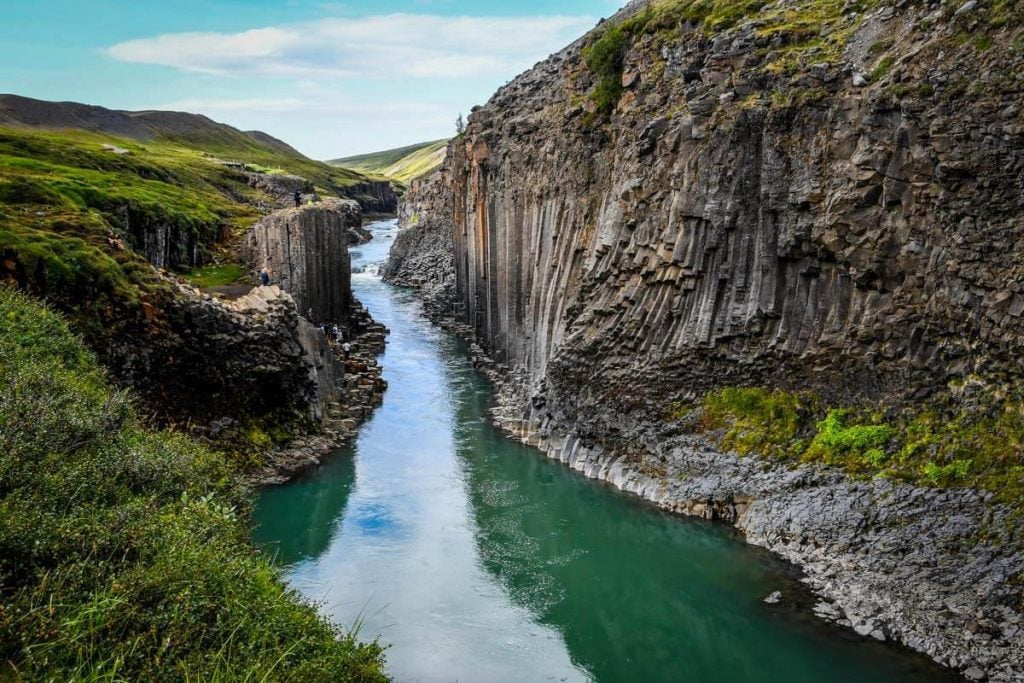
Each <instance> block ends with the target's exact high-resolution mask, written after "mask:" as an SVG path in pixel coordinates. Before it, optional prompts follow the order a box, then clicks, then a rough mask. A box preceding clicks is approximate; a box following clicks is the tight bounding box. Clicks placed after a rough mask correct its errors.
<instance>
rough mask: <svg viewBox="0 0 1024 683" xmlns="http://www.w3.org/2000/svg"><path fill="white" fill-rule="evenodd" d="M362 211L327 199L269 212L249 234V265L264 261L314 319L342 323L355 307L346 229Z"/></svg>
mask: <svg viewBox="0 0 1024 683" xmlns="http://www.w3.org/2000/svg"><path fill="white" fill-rule="evenodd" d="M361 221H362V214H361V213H360V211H359V206H358V205H357V204H356V203H355V202H354V201H351V200H325V201H323V202H320V203H316V204H309V205H304V206H302V207H300V208H297V209H287V210H284V211H278V212H276V213H274V214H271V215H270V216H267V217H265V218H264V219H263V220H261V221H260V222H259V223H257V224H256V225H255V226H253V228H252V229H251V230H250V231H249V232H248V233H247V234H246V237H245V244H244V246H243V253H244V257H245V260H246V261H247V262H248V263H249V265H250V267H251V268H252V269H253V270H255V271H259V270H260V269H261V268H263V267H266V268H268V269H269V270H270V272H271V280H272V282H273V283H274V284H276V285H279V286H280V287H281V288H282V289H283V290H285V291H286V292H288V293H289V294H291V295H292V297H294V299H295V303H296V305H297V306H298V307H299V311H301V312H302V315H303V316H304V317H306V318H307V319H309V320H310V321H311V322H313V323H339V322H342V321H344V320H345V319H346V318H347V316H348V313H349V311H350V308H351V303H352V302H351V298H352V295H351V288H350V284H351V264H350V262H349V255H348V229H349V227H350V226H352V225H359V224H360V223H361Z"/></svg>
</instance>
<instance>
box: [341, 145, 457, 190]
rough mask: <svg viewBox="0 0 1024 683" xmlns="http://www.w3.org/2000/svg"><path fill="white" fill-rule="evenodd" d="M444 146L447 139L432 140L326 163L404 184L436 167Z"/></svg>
mask: <svg viewBox="0 0 1024 683" xmlns="http://www.w3.org/2000/svg"><path fill="white" fill-rule="evenodd" d="M447 147H448V141H447V140H435V141H433V142H423V143H420V144H417V145H410V146H408V147H399V148H397V149H389V150H386V151H383V152H375V153H373V154H361V155H359V156H354V157H346V158H344V159H334V160H332V161H329V162H327V163H329V164H331V165H333V166H341V167H345V168H350V169H354V170H357V171H361V172H363V173H371V174H374V175H380V176H384V177H386V178H390V179H391V180H396V181H398V182H399V183H402V184H404V185H408V184H409V183H411V182H412V181H413V180H416V179H417V178H421V177H423V176H425V175H427V174H429V173H430V172H431V171H433V170H434V169H436V168H437V167H438V166H440V165H441V163H442V162H443V161H444V156H445V151H446V149H447Z"/></svg>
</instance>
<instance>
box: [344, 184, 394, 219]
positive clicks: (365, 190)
mask: <svg viewBox="0 0 1024 683" xmlns="http://www.w3.org/2000/svg"><path fill="white" fill-rule="evenodd" d="M345 192H346V196H348V197H351V198H352V199H355V200H356V201H357V202H359V205H360V206H361V207H363V211H365V212H366V213H373V214H385V215H390V214H393V213H395V212H396V211H397V210H398V195H397V194H395V188H394V186H392V184H391V181H389V180H368V181H366V182H362V183H357V184H355V185H352V186H351V187H348V188H346V189H345Z"/></svg>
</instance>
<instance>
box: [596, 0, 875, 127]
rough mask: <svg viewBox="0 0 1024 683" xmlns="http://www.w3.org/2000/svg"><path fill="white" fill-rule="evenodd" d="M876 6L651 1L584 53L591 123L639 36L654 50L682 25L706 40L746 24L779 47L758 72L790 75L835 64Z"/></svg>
mask: <svg viewBox="0 0 1024 683" xmlns="http://www.w3.org/2000/svg"><path fill="white" fill-rule="evenodd" d="M876 5H877V0H861V1H860V2H857V3H852V4H851V3H848V2H846V0H796V1H795V2H790V3H785V4H781V3H769V2H766V1H765V0H652V2H650V3H648V5H647V6H646V7H645V8H644V9H642V10H640V11H639V12H637V13H636V14H634V15H632V16H630V17H627V18H626V19H624V20H622V21H619V22H609V23H608V24H607V25H605V26H604V27H603V28H601V29H599V30H598V31H596V32H595V33H594V34H593V35H592V36H591V38H590V42H589V44H588V45H587V46H586V47H585V48H584V50H583V59H584V63H585V64H586V66H587V68H588V70H590V72H591V73H592V74H593V75H594V76H595V79H596V83H595V85H594V88H593V90H592V91H591V93H590V98H591V101H592V102H593V104H594V109H595V116H594V117H592V118H600V117H607V115H609V114H610V113H611V112H612V111H613V110H614V109H615V107H616V106H617V104H618V102H619V99H620V98H621V96H622V92H623V88H622V72H623V62H624V59H625V55H626V53H627V51H628V50H629V48H630V47H631V46H632V45H633V44H634V43H636V42H637V41H638V40H639V39H640V38H641V37H642V36H644V35H651V36H654V37H655V44H656V45H657V44H662V43H665V42H671V41H675V40H678V36H679V33H678V29H679V27H680V25H681V24H683V23H684V22H689V23H691V24H693V25H696V26H697V27H698V29H699V31H700V33H701V34H702V36H703V37H705V38H708V37H712V36H714V35H715V34H718V33H722V32H725V31H729V30H731V29H733V28H735V27H737V26H738V25H740V24H742V23H743V22H746V21H751V22H754V25H755V32H756V34H757V36H758V37H760V38H768V39H772V40H776V39H777V41H778V43H779V47H775V48H766V49H763V50H762V53H763V56H764V57H765V60H764V63H763V66H762V67H761V68H762V69H763V70H765V71H767V72H769V73H772V74H776V75H778V74H792V73H795V72H796V71H798V70H799V69H800V68H801V67H802V66H804V63H805V62H806V61H808V60H812V61H813V62H815V63H823V62H827V63H835V62H838V61H839V60H840V59H841V58H842V54H843V50H844V49H845V47H846V44H847V40H848V39H849V37H850V36H851V35H852V34H853V32H854V30H855V29H856V27H857V26H858V25H859V23H860V18H861V17H862V16H863V15H864V14H865V13H866V12H867V11H868V10H870V9H872V8H873V7H875V6H876Z"/></svg>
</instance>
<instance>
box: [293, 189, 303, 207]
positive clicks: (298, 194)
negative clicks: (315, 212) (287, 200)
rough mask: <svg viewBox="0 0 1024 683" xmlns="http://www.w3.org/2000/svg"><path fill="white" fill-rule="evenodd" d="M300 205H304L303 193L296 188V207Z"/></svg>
mask: <svg viewBox="0 0 1024 683" xmlns="http://www.w3.org/2000/svg"><path fill="white" fill-rule="evenodd" d="M300 206H302V193H301V192H299V191H298V190H295V208H296V209H297V208H299V207H300Z"/></svg>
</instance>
